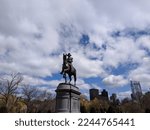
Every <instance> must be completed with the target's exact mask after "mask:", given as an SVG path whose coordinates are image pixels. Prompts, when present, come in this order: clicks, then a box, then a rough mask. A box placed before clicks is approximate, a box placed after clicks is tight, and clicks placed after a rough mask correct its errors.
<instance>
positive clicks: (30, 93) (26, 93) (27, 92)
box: [22, 85, 38, 102]
mask: <svg viewBox="0 0 150 130" xmlns="http://www.w3.org/2000/svg"><path fill="white" fill-rule="evenodd" d="M22 95H23V97H24V98H25V99H26V100H27V102H30V101H31V100H33V99H36V98H37V97H38V89H37V88H35V87H32V86H30V85H24V86H23V88H22Z"/></svg>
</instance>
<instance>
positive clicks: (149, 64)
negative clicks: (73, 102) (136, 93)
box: [0, 0, 150, 98]
mask: <svg viewBox="0 0 150 130" xmlns="http://www.w3.org/2000/svg"><path fill="white" fill-rule="evenodd" d="M149 7H150V1H148V0H0V74H1V75H4V74H9V73H14V72H20V73H22V74H23V75H24V82H25V83H28V84H30V85H33V86H35V87H41V88H46V89H49V90H51V91H52V92H54V90H55V89H56V87H57V85H58V83H60V82H63V79H62V76H61V75H60V74H59V72H60V71H61V66H62V54H63V53H68V52H70V53H71V54H72V56H73V58H74V62H73V64H74V66H75V68H76V69H77V76H78V79H77V80H78V81H77V86H78V87H79V88H80V90H81V92H82V93H83V94H86V95H87V94H88V90H89V89H90V88H98V89H100V90H102V89H106V90H108V91H109V94H111V93H114V92H115V93H117V94H118V96H119V97H120V98H122V97H124V96H128V95H129V94H130V91H131V90H130V80H136V81H140V83H141V86H142V89H143V91H148V90H149V88H150V13H149V12H150V8H149Z"/></svg>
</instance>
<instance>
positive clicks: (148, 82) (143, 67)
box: [129, 57, 150, 90]
mask: <svg viewBox="0 0 150 130" xmlns="http://www.w3.org/2000/svg"><path fill="white" fill-rule="evenodd" d="M141 60H142V63H141V64H140V65H139V67H137V68H136V69H134V70H132V71H130V73H129V77H130V79H131V80H135V81H139V82H140V83H141V86H142V89H143V90H148V89H149V88H150V66H149V65H150V58H149V57H145V58H143V59H141Z"/></svg>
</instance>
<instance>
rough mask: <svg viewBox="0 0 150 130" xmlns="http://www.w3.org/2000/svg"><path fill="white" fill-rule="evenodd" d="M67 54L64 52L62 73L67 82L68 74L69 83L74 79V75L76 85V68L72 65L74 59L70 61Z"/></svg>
mask: <svg viewBox="0 0 150 130" xmlns="http://www.w3.org/2000/svg"><path fill="white" fill-rule="evenodd" d="M69 54H70V53H69ZM67 56H68V55H67V54H63V65H62V71H61V73H60V74H63V78H64V79H65V83H67V74H68V77H69V80H70V81H69V84H70V82H71V80H72V76H73V77H74V85H76V80H77V77H76V69H75V68H74V67H73V65H72V61H69V60H68V59H67Z"/></svg>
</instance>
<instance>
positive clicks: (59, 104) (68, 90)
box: [56, 83, 81, 113]
mask: <svg viewBox="0 0 150 130" xmlns="http://www.w3.org/2000/svg"><path fill="white" fill-rule="evenodd" d="M80 94H81V93H80V92H79V88H78V87H76V86H74V85H72V84H66V83H60V84H59V85H58V87H57V89H56V112H57V113H79V112H80Z"/></svg>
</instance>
